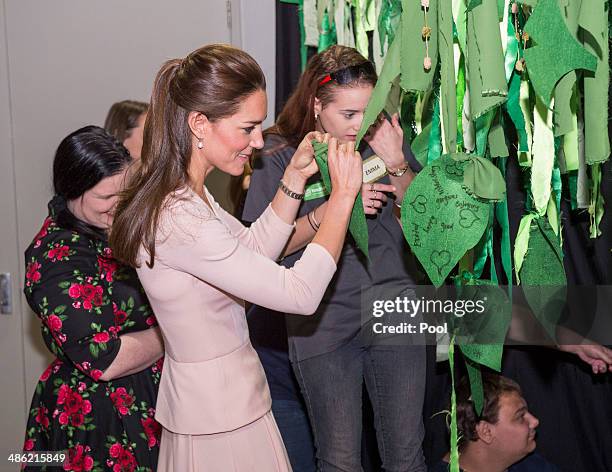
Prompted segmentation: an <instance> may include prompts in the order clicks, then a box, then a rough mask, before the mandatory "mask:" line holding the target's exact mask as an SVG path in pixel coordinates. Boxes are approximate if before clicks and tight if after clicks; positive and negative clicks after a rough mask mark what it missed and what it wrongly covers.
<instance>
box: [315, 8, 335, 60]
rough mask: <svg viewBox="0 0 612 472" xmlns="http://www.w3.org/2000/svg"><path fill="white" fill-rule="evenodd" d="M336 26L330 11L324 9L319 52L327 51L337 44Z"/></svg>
mask: <svg viewBox="0 0 612 472" xmlns="http://www.w3.org/2000/svg"><path fill="white" fill-rule="evenodd" d="M336 42H337V39H336V24H335V23H334V21H333V19H332V16H331V14H330V11H329V10H328V9H327V8H324V9H323V15H322V18H321V33H320V34H319V47H318V50H317V52H322V51H325V50H326V49H327V48H328V47H330V46H332V45H334V44H336Z"/></svg>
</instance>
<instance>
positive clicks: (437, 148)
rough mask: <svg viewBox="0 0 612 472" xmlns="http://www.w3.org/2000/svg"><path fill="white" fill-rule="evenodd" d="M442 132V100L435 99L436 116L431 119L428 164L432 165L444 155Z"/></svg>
mask: <svg viewBox="0 0 612 472" xmlns="http://www.w3.org/2000/svg"><path fill="white" fill-rule="evenodd" d="M441 135H442V130H441V127H440V100H439V99H438V97H437V96H436V97H435V99H434V114H433V117H432V119H431V129H430V131H429V146H428V152H427V163H428V164H430V163H432V162H433V161H435V160H437V159H438V158H439V157H440V156H441V155H442V136H441Z"/></svg>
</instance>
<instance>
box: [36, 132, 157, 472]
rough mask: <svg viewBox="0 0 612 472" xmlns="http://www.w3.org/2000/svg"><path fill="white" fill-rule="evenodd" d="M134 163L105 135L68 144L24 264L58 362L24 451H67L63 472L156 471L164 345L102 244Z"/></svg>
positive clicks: (76, 137)
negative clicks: (157, 409)
mask: <svg viewBox="0 0 612 472" xmlns="http://www.w3.org/2000/svg"><path fill="white" fill-rule="evenodd" d="M130 161H131V159H130V156H129V154H128V152H127V150H126V149H125V148H124V147H123V146H122V145H121V144H120V143H118V142H117V141H115V140H114V138H112V137H111V136H110V135H108V134H107V133H106V132H105V131H104V130H103V129H102V128H98V127H95V126H87V127H85V128H82V129H80V130H77V131H75V132H74V133H72V134H71V135H69V136H68V137H66V138H65V139H64V140H63V141H62V143H61V144H60V146H59V148H58V150H57V153H56V155H55V160H54V164H53V184H54V190H55V197H54V198H53V199H52V200H51V202H50V203H49V216H48V217H47V218H46V219H45V222H44V224H43V226H42V229H41V230H40V231H39V233H38V234H37V235H36V237H35V238H34V241H33V242H32V244H31V245H30V246H29V247H28V249H27V250H26V254H25V255H26V279H25V295H26V298H27V300H28V303H29V304H30V307H31V308H32V310H33V311H34V312H35V313H36V315H37V316H38V317H39V318H40V320H41V323H42V334H43V338H44V340H45V343H46V345H47V347H48V348H49V350H50V351H51V352H52V353H53V355H54V356H55V357H56V359H55V360H54V361H53V362H52V363H51V365H49V367H48V368H47V369H46V370H45V372H44V373H43V374H42V376H41V377H40V380H39V382H38V384H37V386H36V392H35V394H34V398H33V399H32V405H31V409H30V412H29V418H28V425H27V430H26V440H25V445H24V450H25V451H67V452H68V454H67V460H66V461H65V462H64V466H63V469H64V470H74V471H82V470H83V471H89V470H91V471H101V470H112V471H113V472H119V471H134V470H137V471H148V470H155V469H156V465H157V455H158V449H159V435H160V426H159V424H158V423H157V422H156V421H155V420H154V419H153V417H154V413H155V402H156V397H157V388H158V387H157V384H158V381H159V377H160V374H161V366H162V361H163V358H162V355H163V343H162V341H161V336H160V334H159V328H158V327H157V323H156V321H155V318H154V316H153V313H152V311H151V308H150V307H149V304H148V300H147V298H146V295H145V294H144V292H143V290H142V288H141V286H140V283H139V282H138V278H137V276H136V273H135V271H134V270H133V269H131V268H128V267H125V266H123V265H121V264H119V263H118V262H117V261H115V260H114V259H113V256H112V252H111V250H110V249H109V247H108V244H107V241H106V231H107V230H108V228H109V226H110V224H111V222H112V214H113V211H114V206H115V202H116V198H117V197H116V194H117V192H118V191H119V190H120V186H121V184H122V182H123V178H124V177H125V173H126V169H127V168H128V165H129V163H130ZM36 470H40V469H38V468H37V469H36Z"/></svg>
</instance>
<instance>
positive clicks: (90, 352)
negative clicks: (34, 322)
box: [24, 229, 121, 380]
mask: <svg viewBox="0 0 612 472" xmlns="http://www.w3.org/2000/svg"><path fill="white" fill-rule="evenodd" d="M49 233H50V234H49V235H48V236H46V237H45V238H43V239H42V240H40V241H37V243H36V244H33V245H32V246H30V248H29V249H28V251H26V266H27V267H26V269H27V270H26V283H25V290H24V291H25V295H26V299H27V301H28V303H29V305H30V307H31V308H32V310H33V311H34V312H35V313H36V315H37V316H38V317H39V318H40V319H41V321H42V323H43V327H42V330H43V335H44V337H45V338H46V339H45V341H46V342H47V344H48V345H49V347H50V348H51V350H52V351H53V352H54V353H55V354H57V355H58V356H60V357H62V358H65V359H67V360H69V361H70V362H72V363H73V364H74V365H75V366H76V367H77V368H78V369H80V370H81V371H83V372H84V373H85V374H87V375H89V376H91V377H92V378H93V379H94V380H97V379H98V378H99V377H100V376H101V375H102V372H103V371H104V370H105V369H106V368H107V367H108V366H109V365H110V364H111V362H112V361H113V359H114V358H115V356H116V355H117V353H118V352H119V346H120V344H121V341H120V339H119V337H118V336H117V333H116V331H115V329H116V326H115V316H114V308H113V303H112V302H111V300H110V298H109V295H110V291H109V285H108V283H107V281H106V280H105V272H104V271H102V270H99V268H100V266H99V264H100V260H101V259H104V257H103V256H102V255H100V254H98V253H97V251H96V248H95V246H94V243H93V242H91V241H89V240H88V239H87V238H85V237H82V236H79V235H76V234H74V233H71V232H69V231H64V230H55V231H53V230H52V229H50V230H49Z"/></svg>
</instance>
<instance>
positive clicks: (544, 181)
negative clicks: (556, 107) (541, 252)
mask: <svg viewBox="0 0 612 472" xmlns="http://www.w3.org/2000/svg"><path fill="white" fill-rule="evenodd" d="M533 114H534V127H533V151H532V159H533V163H532V166H531V194H532V195H533V202H534V205H535V208H536V210H537V212H538V213H539V214H540V215H543V214H544V212H545V211H546V208H547V206H548V199H549V198H550V192H551V187H550V182H551V177H552V170H553V166H554V161H555V154H554V149H555V145H554V135H553V132H552V112H551V111H549V109H548V107H547V106H546V104H544V102H542V101H541V100H540V99H539V98H538V99H536V106H535V108H534V112H533Z"/></svg>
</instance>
